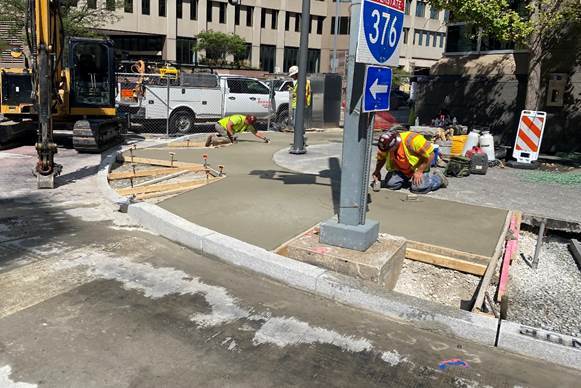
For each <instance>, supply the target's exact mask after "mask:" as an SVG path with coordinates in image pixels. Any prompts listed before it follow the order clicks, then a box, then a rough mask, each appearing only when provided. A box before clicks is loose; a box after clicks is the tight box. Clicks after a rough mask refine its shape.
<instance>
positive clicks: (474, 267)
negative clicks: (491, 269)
mask: <svg viewBox="0 0 581 388" xmlns="http://www.w3.org/2000/svg"><path fill="white" fill-rule="evenodd" d="M405 257H406V258H407V259H410V260H415V261H421V262H424V263H428V264H434V265H437V266H439V267H444V268H450V269H454V270H456V271H461V272H466V273H470V274H473V275H478V276H482V275H484V272H485V271H486V265H485V264H479V263H474V262H470V261H466V260H462V259H456V258H454V257H450V256H444V255H440V254H437V253H433V252H425V251H420V250H418V249H414V248H409V247H408V248H407V249H406V254H405Z"/></svg>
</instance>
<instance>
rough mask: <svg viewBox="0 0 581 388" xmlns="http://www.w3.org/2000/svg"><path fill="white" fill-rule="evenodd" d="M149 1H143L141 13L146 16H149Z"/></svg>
mask: <svg viewBox="0 0 581 388" xmlns="http://www.w3.org/2000/svg"><path fill="white" fill-rule="evenodd" d="M149 1H150V0H141V13H142V14H144V15H149Z"/></svg>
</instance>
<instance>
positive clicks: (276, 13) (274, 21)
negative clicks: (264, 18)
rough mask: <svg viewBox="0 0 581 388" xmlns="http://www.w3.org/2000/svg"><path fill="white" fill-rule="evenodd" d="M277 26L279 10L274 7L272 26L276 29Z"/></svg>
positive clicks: (271, 19) (271, 12)
mask: <svg viewBox="0 0 581 388" xmlns="http://www.w3.org/2000/svg"><path fill="white" fill-rule="evenodd" d="M277 26H278V11H277V10H274V9H273V10H271V11H270V28H272V29H273V30H276V29H277Z"/></svg>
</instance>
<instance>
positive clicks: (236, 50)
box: [196, 30, 246, 64]
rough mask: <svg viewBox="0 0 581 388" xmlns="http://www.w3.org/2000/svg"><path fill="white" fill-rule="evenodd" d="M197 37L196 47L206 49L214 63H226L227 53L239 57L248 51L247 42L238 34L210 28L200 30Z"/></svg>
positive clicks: (209, 58)
mask: <svg viewBox="0 0 581 388" xmlns="http://www.w3.org/2000/svg"><path fill="white" fill-rule="evenodd" d="M197 38H198V44H197V45H196V49H197V50H205V52H206V59H207V60H208V61H209V62H211V63H213V64H219V63H225V62H226V56H227V55H232V56H234V58H235V59H239V58H240V57H242V56H243V55H244V53H245V51H246V42H245V41H244V39H242V38H241V37H240V36H238V35H236V34H225V33H223V32H217V31H212V30H209V31H204V32H200V33H199V34H198V36H197Z"/></svg>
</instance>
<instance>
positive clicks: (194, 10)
mask: <svg viewBox="0 0 581 388" xmlns="http://www.w3.org/2000/svg"><path fill="white" fill-rule="evenodd" d="M190 20H198V0H190Z"/></svg>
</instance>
